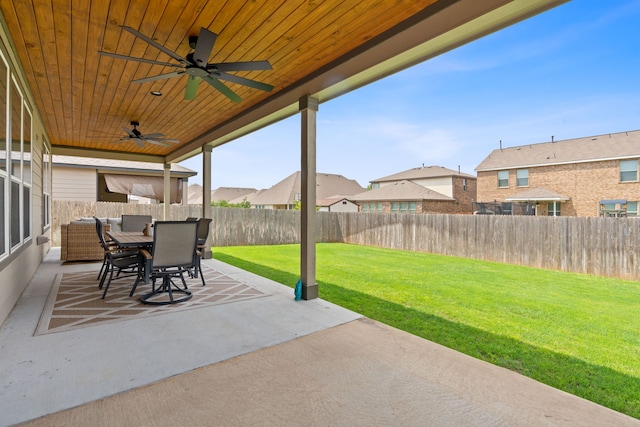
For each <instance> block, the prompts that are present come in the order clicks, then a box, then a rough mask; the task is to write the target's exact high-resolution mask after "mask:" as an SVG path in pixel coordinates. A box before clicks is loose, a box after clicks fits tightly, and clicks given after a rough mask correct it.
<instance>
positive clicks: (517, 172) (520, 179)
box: [516, 169, 529, 187]
mask: <svg viewBox="0 0 640 427" xmlns="http://www.w3.org/2000/svg"><path fill="white" fill-rule="evenodd" d="M524 173H526V175H527V176H526V178H525V177H521V176H519V175H521V174H524ZM524 180H526V183H524V182H523V183H521V181H524ZM528 186H529V169H516V187H528Z"/></svg>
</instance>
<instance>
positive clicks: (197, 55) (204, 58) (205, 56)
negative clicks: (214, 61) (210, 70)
mask: <svg viewBox="0 0 640 427" xmlns="http://www.w3.org/2000/svg"><path fill="white" fill-rule="evenodd" d="M217 38H218V35H217V34H216V33H212V32H211V31H209V30H207V29H206V28H204V27H202V28H200V35H199V36H198V41H197V43H196V49H195V51H194V52H193V60H194V61H196V64H197V65H199V66H201V67H206V66H207V64H208V62H209V57H210V56H211V51H212V50H213V45H214V44H215V43H216V39H217Z"/></svg>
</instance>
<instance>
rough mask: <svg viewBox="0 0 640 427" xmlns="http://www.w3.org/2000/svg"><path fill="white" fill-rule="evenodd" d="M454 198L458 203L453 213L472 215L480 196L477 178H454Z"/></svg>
mask: <svg viewBox="0 0 640 427" xmlns="http://www.w3.org/2000/svg"><path fill="white" fill-rule="evenodd" d="M452 188H453V195H452V196H451V197H453V198H454V199H455V200H456V203H455V204H454V207H453V212H451V213H461V214H470V213H472V212H473V203H472V202H474V201H475V200H476V197H477V195H478V181H477V180H476V179H475V178H464V177H460V176H455V177H453V185H452Z"/></svg>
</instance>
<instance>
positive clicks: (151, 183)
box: [104, 174, 182, 203]
mask: <svg viewBox="0 0 640 427" xmlns="http://www.w3.org/2000/svg"><path fill="white" fill-rule="evenodd" d="M104 180H105V182H106V183H107V189H108V190H109V191H111V192H114V193H121V194H129V195H132V196H139V197H147V198H149V199H154V200H158V201H160V202H164V178H163V177H160V176H144V175H118V174H104ZM170 185H171V203H181V202H182V185H181V180H180V178H171V183H170Z"/></svg>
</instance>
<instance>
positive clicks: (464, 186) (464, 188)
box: [462, 178, 467, 191]
mask: <svg viewBox="0 0 640 427" xmlns="http://www.w3.org/2000/svg"><path fill="white" fill-rule="evenodd" d="M462 191H467V178H462Z"/></svg>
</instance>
